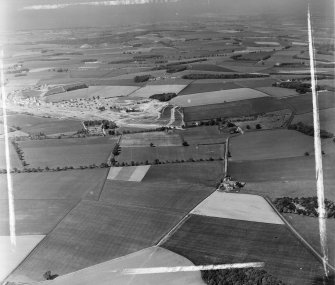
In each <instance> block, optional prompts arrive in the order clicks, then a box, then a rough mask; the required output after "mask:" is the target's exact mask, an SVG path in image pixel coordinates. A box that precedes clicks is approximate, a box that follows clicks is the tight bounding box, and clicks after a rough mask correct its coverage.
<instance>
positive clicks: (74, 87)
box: [63, 83, 88, 92]
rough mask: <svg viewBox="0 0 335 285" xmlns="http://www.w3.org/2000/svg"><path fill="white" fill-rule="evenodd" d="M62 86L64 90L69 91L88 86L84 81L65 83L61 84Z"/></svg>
mask: <svg viewBox="0 0 335 285" xmlns="http://www.w3.org/2000/svg"><path fill="white" fill-rule="evenodd" d="M63 88H64V90H65V91H67V92H69V91H73V90H77V89H83V88H88V85H87V84H86V83H77V84H71V85H65V86H63Z"/></svg>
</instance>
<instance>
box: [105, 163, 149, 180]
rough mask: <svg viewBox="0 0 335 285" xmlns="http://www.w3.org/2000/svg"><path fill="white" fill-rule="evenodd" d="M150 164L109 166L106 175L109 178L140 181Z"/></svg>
mask: <svg viewBox="0 0 335 285" xmlns="http://www.w3.org/2000/svg"><path fill="white" fill-rule="evenodd" d="M149 168H150V165H142V166H129V167H111V168H110V170H109V173H108V176H107V179H109V180H121V181H134V182H141V181H142V179H143V178H144V176H145V175H146V174H147V172H148V170H149Z"/></svg>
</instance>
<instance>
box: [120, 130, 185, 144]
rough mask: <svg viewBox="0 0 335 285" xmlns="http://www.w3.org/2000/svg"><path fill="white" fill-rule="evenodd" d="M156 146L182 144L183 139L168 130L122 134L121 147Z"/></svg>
mask: <svg viewBox="0 0 335 285" xmlns="http://www.w3.org/2000/svg"><path fill="white" fill-rule="evenodd" d="M150 143H153V144H154V146H181V145H182V141H181V139H180V137H179V135H178V134H174V133H166V132H149V133H137V134H127V135H123V136H122V140H121V147H135V146H137V147H142V146H145V147H148V146H150Z"/></svg>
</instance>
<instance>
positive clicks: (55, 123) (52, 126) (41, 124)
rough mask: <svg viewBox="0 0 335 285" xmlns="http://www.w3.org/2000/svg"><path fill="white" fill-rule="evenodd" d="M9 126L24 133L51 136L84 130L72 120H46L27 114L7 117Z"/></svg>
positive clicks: (79, 123) (78, 123)
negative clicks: (17, 128) (18, 128)
mask: <svg viewBox="0 0 335 285" xmlns="http://www.w3.org/2000/svg"><path fill="white" fill-rule="evenodd" d="M7 122H8V125H9V126H11V127H20V128H21V130H22V131H23V132H26V133H32V134H39V133H40V132H42V133H44V134H46V135H51V134H59V133H66V132H74V133H75V132H77V131H78V130H81V129H82V125H81V122H80V121H77V120H72V119H56V118H44V117H37V116H33V115H26V114H12V115H8V116H7Z"/></svg>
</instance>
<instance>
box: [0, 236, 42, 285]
mask: <svg viewBox="0 0 335 285" xmlns="http://www.w3.org/2000/svg"><path fill="white" fill-rule="evenodd" d="M43 238H44V235H30V236H16V237H15V240H16V245H15V246H13V245H12V244H11V240H10V237H9V236H0V252H1V255H0V281H2V280H4V279H5V278H6V276H7V275H8V274H10V273H11V272H12V271H13V270H14V269H15V268H16V266H18V265H19V264H20V263H21V262H22V260H23V259H24V258H25V257H26V256H27V255H28V254H29V253H30V251H31V250H32V249H33V248H34V247H35V246H36V245H37V244H38V243H39V242H40V241H41V240H42V239H43Z"/></svg>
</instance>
